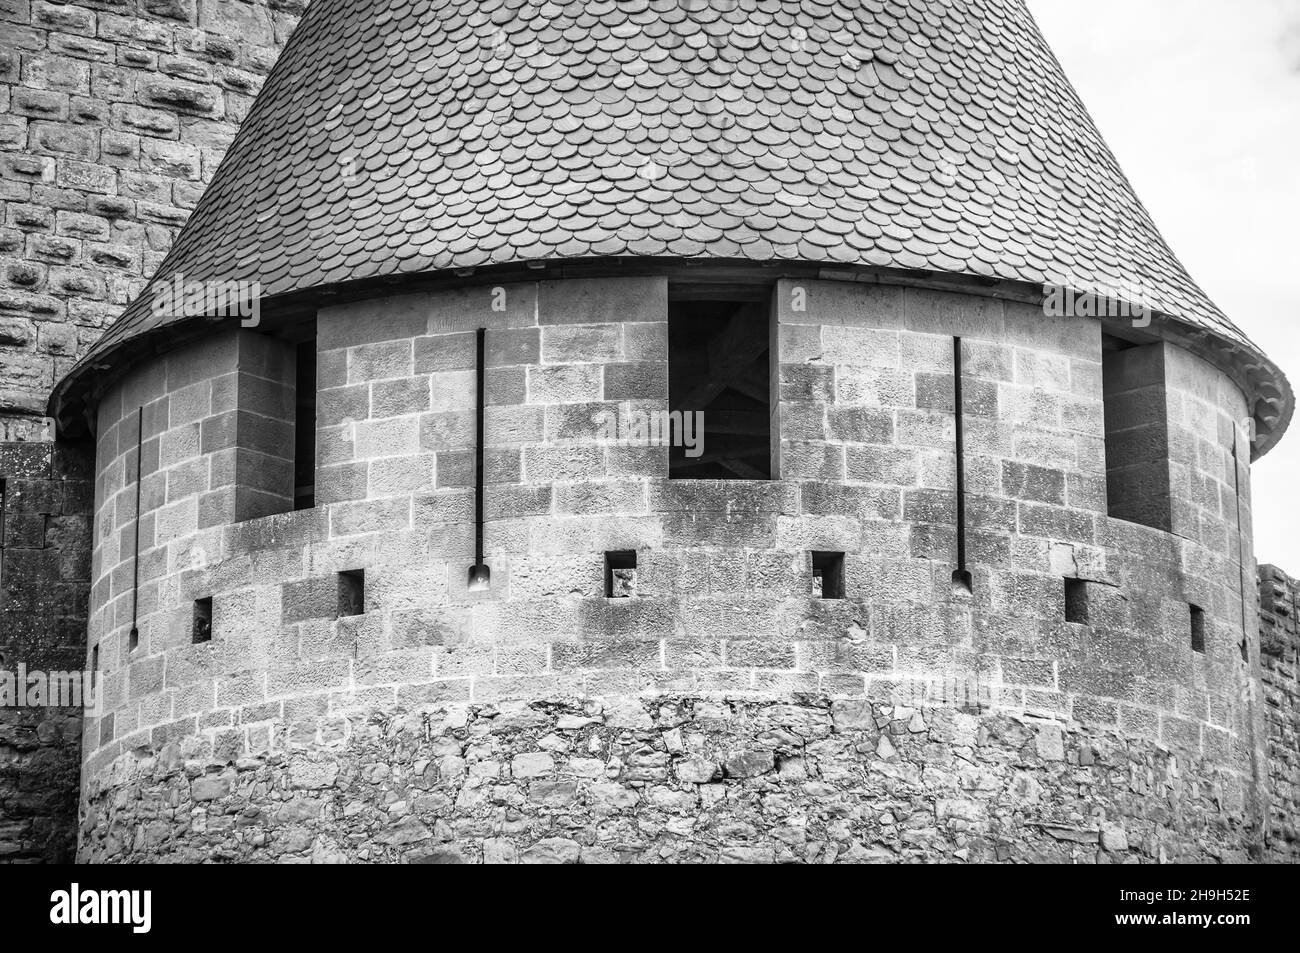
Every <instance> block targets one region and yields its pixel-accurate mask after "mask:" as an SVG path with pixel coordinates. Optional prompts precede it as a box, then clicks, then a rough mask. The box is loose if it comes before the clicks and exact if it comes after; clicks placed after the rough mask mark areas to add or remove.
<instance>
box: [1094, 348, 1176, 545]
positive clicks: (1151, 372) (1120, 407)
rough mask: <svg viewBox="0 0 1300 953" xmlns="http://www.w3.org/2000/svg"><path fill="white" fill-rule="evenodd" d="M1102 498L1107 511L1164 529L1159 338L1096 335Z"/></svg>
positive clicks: (1166, 505)
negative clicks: (1102, 426)
mask: <svg viewBox="0 0 1300 953" xmlns="http://www.w3.org/2000/svg"><path fill="white" fill-rule="evenodd" d="M1101 368H1102V396H1103V400H1104V405H1105V416H1106V499H1107V506H1108V510H1109V513H1110V515H1111V516H1113V517H1114V518H1115V519H1121V520H1127V521H1128V522H1130V523H1141V524H1142V525H1143V526H1150V527H1152V528H1154V529H1162V530H1164V531H1165V532H1169V531H1171V530H1172V527H1173V514H1172V508H1171V504H1170V492H1169V414H1168V408H1167V403H1166V401H1167V398H1166V394H1165V357H1164V345H1163V344H1161V343H1155V344H1143V345H1137V344H1133V343H1131V342H1129V341H1124V340H1121V339H1119V338H1116V337H1111V336H1110V335H1103V337H1102V352H1101Z"/></svg>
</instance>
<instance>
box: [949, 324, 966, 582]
mask: <svg viewBox="0 0 1300 953" xmlns="http://www.w3.org/2000/svg"><path fill="white" fill-rule="evenodd" d="M961 378H962V367H961V338H960V337H955V338H953V339H952V382H953V387H952V392H953V405H954V406H953V411H954V417H955V419H956V438H957V440H956V449H957V571H958V572H960V573H962V574H963V575H964V574H965V573H966V428H965V423H964V420H963V417H964V411H965V408H964V406H963V403H962V385H961Z"/></svg>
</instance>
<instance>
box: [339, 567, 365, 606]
mask: <svg viewBox="0 0 1300 953" xmlns="http://www.w3.org/2000/svg"><path fill="white" fill-rule="evenodd" d="M365 611H366V571H365V570H364V569H351V570H348V571H347V572H341V573H339V618H342V617H344V616H350V615H361V614H362V613H364V612H365Z"/></svg>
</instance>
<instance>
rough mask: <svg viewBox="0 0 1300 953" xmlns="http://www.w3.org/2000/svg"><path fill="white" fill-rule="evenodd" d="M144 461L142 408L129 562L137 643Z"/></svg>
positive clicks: (138, 419)
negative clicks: (132, 537) (131, 554)
mask: <svg viewBox="0 0 1300 953" xmlns="http://www.w3.org/2000/svg"><path fill="white" fill-rule="evenodd" d="M143 461H144V406H143V405H141V407H140V409H139V410H137V411H136V416H135V556H134V558H133V559H132V560H131V563H132V566H131V569H132V573H133V575H134V578H133V579H132V582H131V641H132V643H133V646H132V647H134V643H137V642H138V640H139V638H140V629H139V627H138V622H139V615H138V613H139V609H140V474H141V472H142V469H143Z"/></svg>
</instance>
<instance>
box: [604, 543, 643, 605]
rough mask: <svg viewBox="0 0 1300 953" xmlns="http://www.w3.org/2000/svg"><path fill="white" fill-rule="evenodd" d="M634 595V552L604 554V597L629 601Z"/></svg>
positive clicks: (624, 551) (630, 550)
mask: <svg viewBox="0 0 1300 953" xmlns="http://www.w3.org/2000/svg"><path fill="white" fill-rule="evenodd" d="M635 595H636V550H635V549H624V550H616V551H614V552H608V553H606V554H605V597H606V598H608V599H630V598H632V597H633V596H635Z"/></svg>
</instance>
